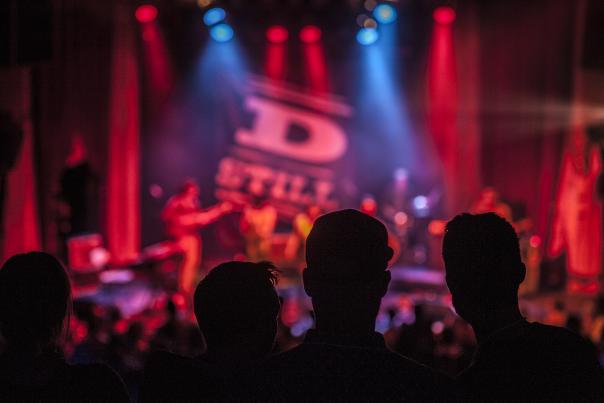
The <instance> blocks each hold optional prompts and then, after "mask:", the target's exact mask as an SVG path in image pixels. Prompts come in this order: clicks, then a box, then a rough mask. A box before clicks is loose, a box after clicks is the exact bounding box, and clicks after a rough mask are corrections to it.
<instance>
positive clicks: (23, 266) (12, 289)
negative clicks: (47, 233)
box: [0, 252, 71, 351]
mask: <svg viewBox="0 0 604 403" xmlns="http://www.w3.org/2000/svg"><path fill="white" fill-rule="evenodd" d="M70 310H71V287H70V284H69V278H68V277H67V273H66V272H65V269H64V268H63V266H62V265H61V263H60V262H59V261H58V260H57V259H56V258H55V257H53V256H51V255H49V254H47V253H42V252H30V253H26V254H21V255H15V256H13V257H11V258H10V259H8V260H7V261H6V263H4V265H3V266H2V269H1V270H0V329H1V331H2V335H3V336H4V338H5V339H6V341H7V344H8V346H9V348H10V349H26V351H47V350H52V349H55V348H56V347H57V346H58V343H59V338H60V336H61V334H62V331H63V329H64V324H65V318H66V317H67V315H68V312H70Z"/></svg>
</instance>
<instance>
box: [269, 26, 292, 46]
mask: <svg viewBox="0 0 604 403" xmlns="http://www.w3.org/2000/svg"><path fill="white" fill-rule="evenodd" d="M288 37H289V32H287V29H286V28H285V27H284V26H282V25H273V26H272V27H269V28H268V29H267V30H266V39H267V40H268V41H269V42H270V43H283V42H285V41H287V38H288Z"/></svg>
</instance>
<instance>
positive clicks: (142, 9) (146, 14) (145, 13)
mask: <svg viewBox="0 0 604 403" xmlns="http://www.w3.org/2000/svg"><path fill="white" fill-rule="evenodd" d="M134 16H135V17H136V19H137V20H138V22H140V23H145V22H153V21H155V19H156V18H157V8H156V7H155V6H154V5H151V4H143V5H142V6H138V7H137V8H136V11H135V12H134Z"/></svg>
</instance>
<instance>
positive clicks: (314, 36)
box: [300, 25, 321, 43]
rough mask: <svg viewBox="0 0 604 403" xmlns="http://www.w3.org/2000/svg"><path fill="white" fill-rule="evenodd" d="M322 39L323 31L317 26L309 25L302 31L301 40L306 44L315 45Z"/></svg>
mask: <svg viewBox="0 0 604 403" xmlns="http://www.w3.org/2000/svg"><path fill="white" fill-rule="evenodd" d="M320 39H321V29H320V28H319V27H317V26H316V25H307V26H305V27H303V28H302V29H301V30H300V40H301V41H302V42H304V43H315V42H319V40H320Z"/></svg>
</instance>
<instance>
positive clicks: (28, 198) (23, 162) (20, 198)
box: [0, 68, 40, 261]
mask: <svg viewBox="0 0 604 403" xmlns="http://www.w3.org/2000/svg"><path fill="white" fill-rule="evenodd" d="M0 94H2V95H1V96H0V107H1V108H2V109H5V110H8V111H10V113H11V114H12V116H13V119H14V120H15V121H16V123H17V124H18V125H19V126H20V127H21V130H22V131H23V139H22V143H21V147H20V150H19V154H18V157H17V160H16V163H15V166H14V167H13V169H12V170H11V171H10V172H9V174H8V178H7V184H6V197H5V200H4V201H3V202H4V209H3V213H4V217H3V220H2V222H3V224H4V228H3V235H4V237H3V244H2V249H1V250H2V256H1V257H2V261H4V260H5V259H7V258H9V257H10V256H12V255H14V254H15V253H23V252H29V251H32V250H39V249H40V234H39V222H38V207H37V204H38V203H37V199H36V193H37V192H36V173H35V170H34V141H33V130H32V129H33V126H32V122H31V115H30V111H31V98H30V94H31V76H30V70H29V69H27V68H13V69H6V70H4V71H3V72H2V74H1V75H0Z"/></svg>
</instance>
